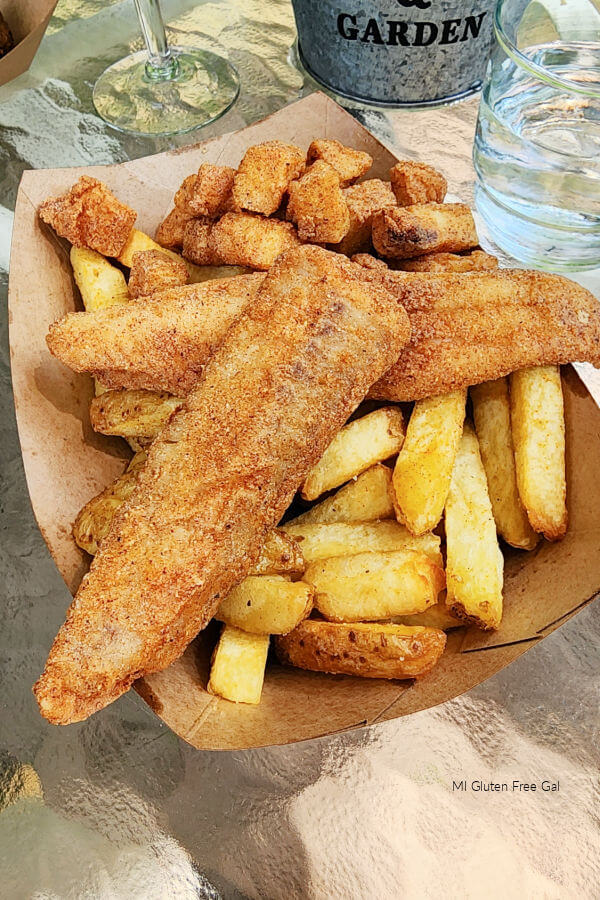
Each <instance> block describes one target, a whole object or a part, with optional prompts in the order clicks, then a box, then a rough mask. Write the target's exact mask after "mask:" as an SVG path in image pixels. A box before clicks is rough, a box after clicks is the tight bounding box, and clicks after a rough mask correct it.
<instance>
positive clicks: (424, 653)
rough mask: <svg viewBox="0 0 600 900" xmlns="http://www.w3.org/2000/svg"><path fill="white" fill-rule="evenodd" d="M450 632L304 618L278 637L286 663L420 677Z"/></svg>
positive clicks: (279, 653)
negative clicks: (296, 625) (446, 633)
mask: <svg viewBox="0 0 600 900" xmlns="http://www.w3.org/2000/svg"><path fill="white" fill-rule="evenodd" d="M445 646H446V635H445V634H444V632H443V631H439V630H438V629H435V628H421V627H410V626H406V625H389V624H382V623H365V622H357V623H354V624H342V623H337V622H323V621H321V620H319V619H305V620H304V622H301V623H300V625H298V627H297V628H295V629H294V630H293V631H291V632H290V633H289V634H287V635H284V636H282V637H277V638H275V651H276V653H277V657H278V659H279V661H280V662H281V663H283V664H284V665H290V666H297V667H298V668H300V669H311V670H312V671H313V672H328V673H329V674H331V675H359V676H360V677H362V678H398V679H403V678H418V677H419V676H420V675H426V674H427V672H430V671H431V669H433V667H434V666H435V664H436V663H437V662H438V660H439V658H440V657H441V655H442V653H443V652H444V647H445Z"/></svg>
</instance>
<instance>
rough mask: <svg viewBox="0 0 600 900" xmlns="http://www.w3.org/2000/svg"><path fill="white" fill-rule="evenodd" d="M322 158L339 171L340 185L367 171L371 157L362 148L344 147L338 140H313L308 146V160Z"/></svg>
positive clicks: (351, 181) (310, 161)
mask: <svg viewBox="0 0 600 900" xmlns="http://www.w3.org/2000/svg"><path fill="white" fill-rule="evenodd" d="M317 159H322V160H324V161H325V162H327V163H329V165H330V166H333V168H334V169H335V170H336V171H337V172H338V173H339V176H340V182H341V185H342V187H346V186H347V185H349V184H352V183H353V182H354V181H356V180H357V179H358V178H360V177H361V176H362V175H364V174H365V173H366V172H368V171H369V169H370V168H371V166H372V165H373V157H371V156H369V154H368V153H365V152H364V151H362V150H353V149H352V147H345V146H344V144H342V143H340V141H333V140H329V141H327V140H320V141H313V142H312V144H311V145H310V147H309V148H308V162H309V163H313V162H315V161H316V160H317Z"/></svg>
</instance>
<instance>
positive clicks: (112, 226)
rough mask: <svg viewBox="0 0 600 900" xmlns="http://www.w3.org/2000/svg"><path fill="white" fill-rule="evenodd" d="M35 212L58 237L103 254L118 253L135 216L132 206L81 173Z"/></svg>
mask: <svg viewBox="0 0 600 900" xmlns="http://www.w3.org/2000/svg"><path fill="white" fill-rule="evenodd" d="M38 213H39V217H40V219H41V220H42V222H46V224H47V225H50V226H51V227H52V228H53V229H54V230H55V231H56V233H57V234H58V235H60V237H64V238H66V239H67V240H68V241H71V243H72V244H74V245H75V246H76V247H88V248H89V249H90V250H97V251H98V253H102V254H103V255H104V256H118V255H119V254H120V252H121V250H122V249H123V247H124V245H125V242H126V241H127V238H128V237H129V233H130V231H131V229H132V228H133V224H134V222H135V220H136V219H137V213H136V212H135V211H134V210H133V209H130V207H129V206H126V204H125V203H121V201H120V200H118V199H117V198H116V197H115V195H114V194H113V193H112V191H110V190H109V189H108V187H107V186H106V185H105V184H103V183H102V182H101V181H98V179H97V178H90V176H89V175H82V176H81V178H79V179H78V181H76V182H75V184H74V185H73V187H72V188H70V190H68V191H67V192H66V193H64V194H62V195H61V196H60V197H55V198H54V199H50V200H46V201H45V202H44V203H42V204H41V206H40V207H39V210H38Z"/></svg>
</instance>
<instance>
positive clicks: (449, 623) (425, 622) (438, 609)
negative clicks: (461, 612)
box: [390, 594, 465, 631]
mask: <svg viewBox="0 0 600 900" xmlns="http://www.w3.org/2000/svg"><path fill="white" fill-rule="evenodd" d="M441 596H442V597H443V594H442V595H441ZM390 621H391V622H393V623H394V624H396V625H421V626H423V627H424V628H439V629H440V630H441V631H450V629H452V628H460V627H461V625H464V624H465V623H464V622H461V620H460V619H457V618H456V617H455V616H452V615H451V614H450V612H449V610H448V609H447V608H446V602H445V599H444V600H442V599H440V600H438V602H437V603H436V604H435V606H430V607H429V608H428V609H426V610H424V611H423V612H421V613H415V615H414V616H394V618H393V619H390Z"/></svg>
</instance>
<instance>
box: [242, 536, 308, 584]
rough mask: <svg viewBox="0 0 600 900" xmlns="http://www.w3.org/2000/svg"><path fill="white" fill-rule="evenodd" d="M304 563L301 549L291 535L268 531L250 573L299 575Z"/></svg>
mask: <svg viewBox="0 0 600 900" xmlns="http://www.w3.org/2000/svg"><path fill="white" fill-rule="evenodd" d="M304 569H305V563H304V556H303V555H302V550H301V549H300V545H299V544H298V542H297V541H295V540H294V538H293V537H290V536H289V535H287V534H284V533H283V532H282V531H277V530H273V531H270V532H269V533H268V535H267V537H266V538H265V542H264V544H263V547H262V550H261V553H260V557H259V560H258V562H257V563H256V565H255V566H254V567H253V568H252V570H251V574H252V575H279V574H283V573H287V574H294V575H301V574H302V572H304Z"/></svg>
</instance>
